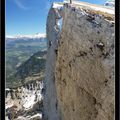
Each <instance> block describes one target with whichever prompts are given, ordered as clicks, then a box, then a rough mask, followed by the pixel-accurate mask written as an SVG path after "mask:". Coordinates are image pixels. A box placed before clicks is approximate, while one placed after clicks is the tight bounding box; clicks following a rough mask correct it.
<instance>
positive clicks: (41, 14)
mask: <svg viewBox="0 0 120 120" xmlns="http://www.w3.org/2000/svg"><path fill="white" fill-rule="evenodd" d="M62 1H63V0H6V35H18V34H21V35H25V34H36V33H45V32H46V18H47V14H48V11H49V8H50V6H51V4H52V2H62ZM81 1H84V2H89V3H93V4H101V5H102V4H104V3H105V1H106V0H81Z"/></svg>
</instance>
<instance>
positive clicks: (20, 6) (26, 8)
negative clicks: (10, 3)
mask: <svg viewBox="0 0 120 120" xmlns="http://www.w3.org/2000/svg"><path fill="white" fill-rule="evenodd" d="M14 2H15V4H16V5H17V6H18V7H19V8H20V9H23V10H28V9H29V7H27V6H25V5H24V4H23V3H22V2H21V0H14Z"/></svg>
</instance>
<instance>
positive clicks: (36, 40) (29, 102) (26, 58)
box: [5, 35, 47, 120]
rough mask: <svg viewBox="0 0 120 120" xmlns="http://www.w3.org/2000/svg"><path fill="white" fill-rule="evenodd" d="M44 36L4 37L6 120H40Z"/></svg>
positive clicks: (44, 52) (43, 74)
mask: <svg viewBox="0 0 120 120" xmlns="http://www.w3.org/2000/svg"><path fill="white" fill-rule="evenodd" d="M46 42H47V40H46V37H45V35H44V36H40V37H39V36H38V37H34V36H33V37H24V36H22V37H16V38H6V90H5V91H6V98H5V109H6V114H5V115H6V118H5V119H6V120H41V119H42V111H43V93H44V85H43V80H44V76H45V64H46V54H47V51H46V48H47V47H46Z"/></svg>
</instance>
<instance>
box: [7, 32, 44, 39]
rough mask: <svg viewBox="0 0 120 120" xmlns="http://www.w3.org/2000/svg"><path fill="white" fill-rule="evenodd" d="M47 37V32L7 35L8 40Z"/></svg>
mask: <svg viewBox="0 0 120 120" xmlns="http://www.w3.org/2000/svg"><path fill="white" fill-rule="evenodd" d="M42 38H46V34H41V33H37V34H34V35H16V36H10V35H7V36H6V40H20V39H24V40H26V39H42Z"/></svg>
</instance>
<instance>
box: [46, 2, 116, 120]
mask: <svg viewBox="0 0 120 120" xmlns="http://www.w3.org/2000/svg"><path fill="white" fill-rule="evenodd" d="M97 8H99V10H97V9H95V6H94V5H90V4H89V5H85V4H84V5H83V4H79V5H77V4H73V5H68V4H66V5H64V9H63V25H62V31H61V33H60V35H59V36H60V37H59V42H60V43H59V44H58V51H57V54H56V53H55V50H54V42H55V40H57V39H56V38H57V33H56V32H54V29H53V28H54V26H55V19H56V17H55V13H54V9H51V10H50V12H49V15H48V19H47V39H48V42H49V41H52V45H51V47H49V48H48V56H47V69H46V70H47V71H46V80H45V85H46V92H45V98H44V99H45V101H44V107H45V114H46V116H47V117H46V118H47V119H48V120H59V119H61V120H113V119H114V13H113V10H109V9H105V8H102V7H100V6H98V7H97ZM103 9H104V10H103ZM104 11H106V12H104ZM56 105H57V108H56Z"/></svg>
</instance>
